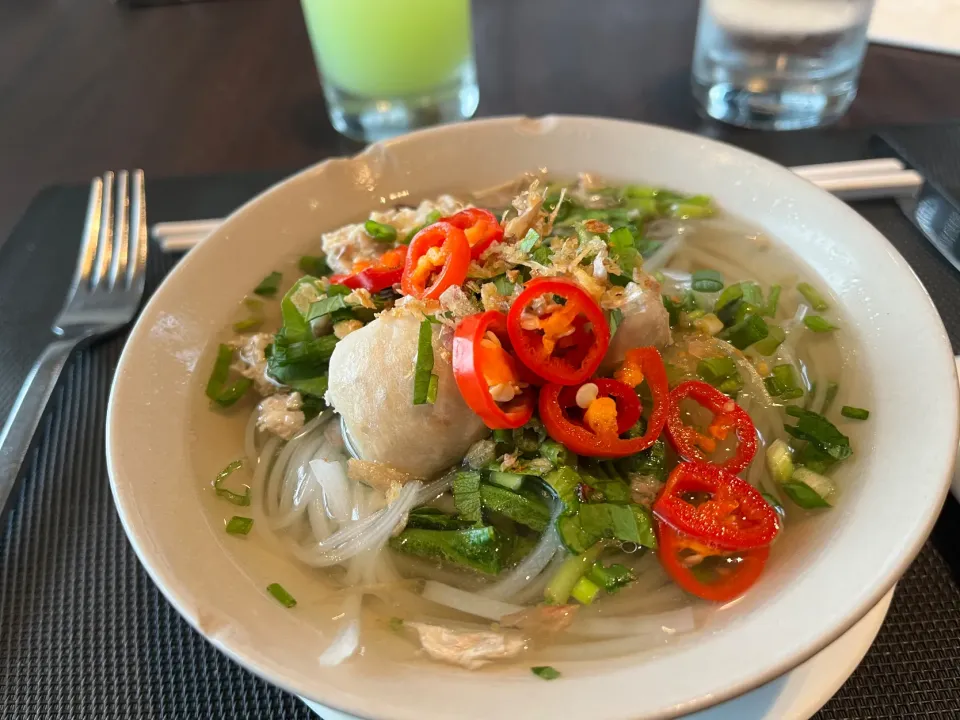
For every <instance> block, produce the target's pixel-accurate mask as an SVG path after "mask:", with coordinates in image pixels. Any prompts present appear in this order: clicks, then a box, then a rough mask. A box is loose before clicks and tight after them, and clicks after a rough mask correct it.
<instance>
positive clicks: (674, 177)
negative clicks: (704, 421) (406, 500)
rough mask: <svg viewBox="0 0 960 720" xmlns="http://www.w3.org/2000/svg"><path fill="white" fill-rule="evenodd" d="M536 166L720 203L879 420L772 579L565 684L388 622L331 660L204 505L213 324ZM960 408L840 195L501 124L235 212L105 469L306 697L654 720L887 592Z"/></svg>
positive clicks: (149, 528)
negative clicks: (276, 276)
mask: <svg viewBox="0 0 960 720" xmlns="http://www.w3.org/2000/svg"><path fill="white" fill-rule="evenodd" d="M538 168H546V169H547V170H548V171H550V172H551V173H553V174H554V175H556V176H559V177H563V176H566V177H570V176H573V175H575V174H576V173H577V172H580V171H583V170H589V171H592V172H597V173H599V174H600V175H602V176H605V177H607V178H609V179H610V180H612V181H636V182H647V183H651V184H655V185H663V186H666V187H672V188H675V189H677V190H679V191H681V192H689V193H707V194H710V195H712V196H714V197H715V198H716V200H717V202H718V203H719V204H720V206H721V207H724V208H726V209H727V210H728V211H730V212H731V213H733V214H735V215H737V216H740V217H742V218H745V219H748V220H749V221H750V222H751V223H753V224H754V225H755V226H758V227H759V228H761V229H762V230H764V231H765V232H766V233H767V234H768V235H770V236H771V237H773V238H775V239H776V241H777V242H780V243H783V244H784V245H785V246H786V247H788V248H789V249H790V250H792V251H793V252H794V253H795V254H796V255H798V256H800V257H801V258H802V259H803V261H804V262H805V264H806V265H807V266H808V269H809V270H810V271H811V272H813V273H815V274H816V275H818V276H819V278H820V280H819V282H820V283H821V284H823V285H825V286H829V288H830V289H831V291H832V292H833V294H834V295H835V296H836V297H837V298H839V301H840V302H841V304H842V305H843V317H844V318H845V321H846V326H845V327H844V328H843V330H842V332H844V333H847V334H850V335H855V336H856V345H857V348H858V354H857V362H856V368H855V370H854V371H853V372H850V373H848V375H849V378H847V379H845V380H844V385H845V387H844V389H843V390H842V391H841V392H842V393H849V395H848V396H847V397H849V399H850V401H851V402H853V401H855V400H861V399H865V398H869V408H870V410H871V417H870V420H869V421H867V422H861V423H856V422H855V421H850V422H843V423H842V428H843V430H844V431H845V432H847V433H848V434H850V435H851V437H852V442H853V445H854V447H855V448H856V453H855V455H854V457H853V458H851V459H850V460H849V461H846V462H845V463H843V464H842V465H841V466H840V467H839V469H838V471H837V473H836V479H837V481H838V483H839V484H840V486H841V487H842V489H843V490H842V494H843V497H842V501H841V502H840V503H839V505H838V506H837V507H836V508H835V509H833V510H831V511H829V512H824V513H821V514H819V515H817V516H816V517H813V518H811V519H809V520H807V521H804V522H803V523H800V524H797V525H795V526H794V527H792V528H790V529H788V531H787V532H786V533H784V535H783V537H781V538H780V539H779V540H778V542H777V544H776V547H775V548H774V551H773V553H772V555H771V559H770V562H769V564H768V567H767V569H766V571H765V573H764V575H763V576H762V577H761V579H760V581H759V582H758V583H757V585H756V586H755V587H754V588H752V589H751V591H750V592H749V593H747V595H746V596H744V597H743V598H742V599H740V600H739V601H737V602H736V603H733V604H732V605H731V606H729V607H727V608H725V609H724V611H723V614H722V617H721V618H719V621H718V622H715V623H713V624H712V625H711V626H710V627H708V628H707V629H705V630H702V631H699V632H697V633H694V634H692V635H690V636H686V637H684V638H681V639H680V640H679V641H678V642H675V643H673V644H671V645H669V646H667V647H663V648H658V649H656V650H654V651H652V652H650V653H647V654H644V655H642V656H632V657H627V658H617V659H609V660H603V661H591V662H579V663H574V664H571V666H570V667H561V668H560V669H561V670H562V671H563V672H564V678H563V682H562V683H545V682H542V681H540V680H539V679H538V678H536V677H533V676H532V675H531V674H530V672H529V671H528V670H527V669H526V668H525V667H516V666H513V667H498V668H492V669H490V670H484V671H480V672H475V673H470V672H467V671H464V670H460V669H457V668H454V667H448V666H444V665H439V664H435V663H430V662H429V661H427V660H424V659H421V658H416V657H413V656H412V655H402V656H401V655H397V653H396V652H395V651H396V649H397V647H396V646H397V644H398V643H400V642H401V641H400V640H399V639H398V638H397V637H396V636H395V635H393V636H391V634H390V632H389V630H388V629H387V628H386V627H385V623H380V624H379V625H377V624H369V623H368V624H367V625H365V635H364V638H363V641H364V645H365V651H364V653H363V655H362V657H360V658H357V659H355V660H352V661H351V662H347V663H344V664H343V665H341V666H338V667H334V668H322V667H320V666H319V664H318V662H317V658H318V655H319V653H320V652H321V650H322V648H323V647H325V645H326V644H327V643H328V642H329V641H330V628H331V626H330V617H329V615H330V613H329V612H328V613H327V614H326V617H324V616H322V614H320V613H318V612H317V611H316V607H317V604H316V603H315V602H312V601H311V599H312V598H315V597H316V596H317V593H318V590H317V588H318V587H319V582H318V579H317V575H316V574H315V573H313V572H308V571H307V570H306V569H305V568H303V567H302V566H300V565H298V564H297V563H296V562H295V561H294V560H293V559H292V558H290V557H288V556H286V555H285V554H282V553H271V552H267V551H266V549H264V548H263V547H260V546H259V544H258V543H259V538H258V534H257V528H256V527H255V528H254V532H253V533H252V534H251V536H250V537H248V538H246V539H245V540H242V541H241V540H238V539H237V538H233V537H230V536H228V535H226V534H225V533H224V532H223V525H222V519H223V517H225V516H227V517H229V515H230V514H232V513H231V512H230V511H231V510H235V508H233V507H229V508H226V507H220V506H217V507H216V508H215V509H212V506H211V505H210V502H209V501H208V500H207V498H208V497H209V496H210V494H211V491H210V489H209V484H210V480H211V477H212V472H213V468H215V467H216V466H217V464H218V463H219V464H220V466H221V467H222V465H224V464H226V462H227V461H228V460H230V459H232V457H231V454H230V453H231V452H232V453H233V456H234V457H235V455H236V454H238V452H239V448H240V446H241V443H240V442H239V437H237V431H236V430H235V427H236V422H235V421H231V420H230V419H229V418H226V417H223V416H222V415H220V414H218V413H214V412H208V411H206V410H205V401H204V398H203V387H204V384H205V382H206V378H207V375H208V373H209V370H210V367H211V366H212V361H213V356H214V353H215V349H216V342H217V341H218V339H219V336H220V335H219V334H220V333H221V332H222V330H223V328H225V327H226V326H228V324H229V323H230V321H231V319H232V318H233V317H234V314H235V312H236V309H237V303H238V301H239V299H240V298H241V297H243V295H244V294H245V293H247V292H249V290H250V288H252V287H254V286H256V284H257V283H258V282H259V281H260V280H261V279H262V278H263V276H264V275H265V274H266V273H267V272H268V271H270V270H273V269H274V268H276V267H278V266H280V265H281V264H282V263H283V261H284V260H286V259H288V258H291V257H296V256H297V255H300V254H302V253H304V252H316V248H317V245H318V239H319V235H320V233H321V232H322V231H324V230H327V229H330V228H335V227H338V226H340V225H342V224H344V223H346V222H348V221H356V220H358V219H360V218H363V217H365V216H366V215H367V214H368V213H369V212H370V210H371V209H374V208H376V207H382V206H387V205H392V204H393V203H395V202H397V200H398V199H400V198H403V199H405V200H407V201H409V200H415V199H418V198H422V197H428V196H432V195H435V194H437V193H439V192H442V191H458V190H471V189H473V190H477V189H482V188H489V187H492V186H495V185H497V184H500V183H503V182H507V181H509V180H512V179H515V178H516V177H517V176H519V175H520V174H521V173H522V172H524V171H530V170H535V169H538ZM957 396H958V391H957V383H956V375H955V370H954V364H953V354H952V352H951V350H950V346H949V342H948V340H947V336H946V333H945V331H944V329H943V325H942V323H941V321H940V318H939V316H938V315H937V313H936V311H935V310H934V307H933V304H932V303H931V302H930V299H929V298H928V296H927V295H926V293H925V292H924V290H923V288H922V287H921V285H920V283H919V282H918V281H917V279H916V277H915V276H914V275H913V273H912V272H911V271H910V268H909V266H908V265H907V264H906V262H905V261H904V260H903V258H902V257H900V255H899V254H897V252H896V251H895V250H894V249H893V248H892V247H891V246H890V244H889V243H888V242H887V241H886V240H885V239H884V238H883V236H882V235H880V234H879V233H878V232H877V231H876V230H875V229H874V228H873V227H872V226H871V225H870V224H869V223H867V222H866V221H865V220H863V219H862V218H861V217H860V216H859V215H858V214H857V213H855V212H854V211H853V210H851V209H850V208H848V207H847V206H846V205H844V204H843V203H842V202H840V201H838V200H836V199H835V198H833V197H831V196H830V195H828V194H827V193H824V192H822V191H821V190H819V189H817V188H816V187H814V186H813V185H811V184H809V183H807V182H806V181H804V180H802V179H800V178H798V177H796V176H795V175H793V174H792V173H790V172H788V171H787V170H785V169H784V168H782V167H780V166H778V165H776V164H774V163H771V162H769V161H767V160H764V159H762V158H760V157H757V156H755V155H751V154H750V153H747V152H744V151H742V150H739V149H736V148H733V147H730V146H727V145H724V144H722V143H718V142H715V141H712V140H708V139H705V138H702V137H697V136H694V135H688V134H685V133H680V132H676V131H673V130H668V129H665V128H660V127H655V126H650V125H642V124H637V123H629V122H622V121H615V120H603V119H596V118H577V117H546V118H541V119H524V118H502V119H492V120H484V121H479V122H471V123H466V124H461V125H451V126H444V127H439V128H434V129H431V130H428V131H424V132H418V133H413V134H411V135H408V136H405V137H402V138H398V139H396V140H393V141H389V142H387V143H384V144H382V145H375V146H372V147H371V148H368V149H367V150H366V151H365V152H364V153H362V154H361V155H358V156H357V157H355V158H351V159H337V160H331V161H327V162H325V163H321V164H319V165H317V166H315V167H312V168H309V169H307V170H305V171H304V172H302V173H300V174H298V175H296V176H294V177H292V178H290V179H289V180H287V181H285V182H283V183H281V184H279V185H278V186H276V187H274V188H272V189H270V190H268V191H267V192H265V193H264V194H263V195H261V196H259V197H258V198H256V199H254V200H253V201H251V202H250V203H248V204H247V205H245V206H244V207H243V208H241V209H240V210H238V211H237V212H236V213H234V214H233V215H232V216H231V217H230V218H229V219H227V221H226V222H224V223H223V225H222V226H221V227H220V228H219V229H218V230H217V231H216V232H214V233H213V234H212V235H211V236H210V237H209V238H208V239H207V240H206V241H204V242H203V243H202V244H201V245H199V246H198V247H197V248H195V249H194V250H192V251H191V252H190V254H189V255H188V256H187V257H186V258H185V259H184V260H183V261H181V262H180V264H179V265H178V266H177V267H176V268H175V269H174V271H173V272H172V273H171V274H170V275H169V276H168V277H167V279H166V280H165V281H164V283H163V285H162V287H161V288H160V289H159V290H158V291H157V293H156V294H155V295H154V296H153V298H152V299H151V301H150V302H149V304H148V305H147V307H146V308H145V309H144V311H143V313H142V314H141V316H140V319H139V321H138V322H137V325H136V327H135V328H134V329H133V332H132V333H131V336H130V339H129V341H128V343H127V345H126V348H125V349H124V353H123V357H122V358H121V361H120V365H119V368H118V370H117V375H116V379H115V381H114V386H113V391H112V393H111V399H110V407H109V412H108V418H107V459H108V467H109V471H110V478H111V483H112V488H113V493H114V498H115V500H116V504H117V508H118V511H119V514H120V518H121V521H122V522H123V526H124V528H125V530H126V532H127V535H128V537H129V538H130V541H131V543H132V545H133V547H134V549H135V550H136V552H137V554H138V556H139V557H140V560H141V561H142V562H143V564H144V566H145V567H146V569H147V571H148V572H149V573H150V575H151V577H152V578H153V580H154V581H155V582H156V583H157V585H158V586H159V587H160V589H161V591H162V592H163V593H164V594H165V595H166V597H167V598H168V599H169V600H170V602H171V603H172V604H173V605H174V606H175V607H176V608H177V610H178V611H179V612H180V613H181V614H182V615H183V616H184V618H186V619H187V621H188V622H190V623H191V624H192V625H193V626H194V627H196V628H197V629H198V630H199V631H200V632H201V633H203V634H204V635H205V636H206V637H207V639H209V640H210V642H212V643H213V644H214V645H215V646H216V647H218V648H219V649H221V650H222V651H223V652H225V653H226V654H227V655H229V656H230V657H231V658H233V659H234V660H236V661H237V662H239V663H240V664H241V665H243V666H244V667H246V668H248V669H249V670H251V671H253V672H255V673H257V674H258V675H260V676H262V677H264V678H265V679H267V680H268V681H270V682H272V683H275V684H276V685H279V686H281V687H283V688H285V689H287V690H289V691H291V692H293V693H295V694H297V695H299V696H302V697H307V698H310V699H312V700H316V701H318V702H321V703H322V704H324V705H326V706H329V707H333V708H337V709H339V710H342V711H344V712H348V713H351V714H354V715H358V716H360V717H366V718H375V719H376V720H381V719H387V718H389V719H390V720H448V719H449V720H452V719H454V718H456V719H457V720H486V719H487V718H489V717H498V716H502V717H511V718H514V717H516V718H530V719H531V720H541V719H543V720H546V719H547V718H549V719H550V720H554V719H555V718H557V717H589V718H591V720H624V719H626V718H640V717H643V718H652V717H665V716H670V715H677V714H681V713H684V712H692V711H694V710H698V709H702V708H704V707H707V706H709V705H713V704H717V703H719V702H721V701H723V700H726V699H728V698H731V697H734V696H736V695H739V694H742V693H744V692H747V691H748V690H751V689H753V688H756V687H759V686H760V685H762V684H764V683H766V682H768V681H770V680H771V679H774V678H776V677H778V676H780V675H782V674H783V673H785V672H787V671H788V670H790V669H791V668H793V667H795V666H797V665H799V664H800V663H802V662H803V661H805V660H806V659H808V658H809V657H811V656H813V655H814V654H815V653H816V652H817V651H819V650H820V649H822V648H823V647H825V646H827V645H828V644H829V643H831V642H832V641H833V640H835V639H836V638H838V637H839V636H840V635H841V634H842V633H843V632H845V631H846V630H847V629H848V628H850V627H851V626H852V625H853V624H854V623H855V622H856V621H857V620H858V619H860V618H861V617H863V616H864V615H865V614H866V613H867V612H868V611H869V609H870V608H872V607H873V606H874V605H876V604H877V602H879V600H880V598H881V597H882V596H883V595H884V594H885V593H886V592H887V591H888V590H889V589H890V588H891V587H892V586H893V584H894V582H895V581H896V580H897V578H898V577H899V576H900V575H901V574H902V573H903V571H904V570H905V569H906V567H907V566H908V564H909V563H910V561H911V560H912V559H913V558H914V556H915V555H916V553H917V552H918V551H919V549H920V546H921V545H922V543H923V540H924V538H926V536H927V534H928V533H929V531H930V529H931V527H932V524H933V521H934V519H935V518H936V515H937V512H938V510H939V508H940V506H941V503H942V502H943V498H944V495H945V494H946V492H947V488H948V486H949V484H950V476H951V470H952V467H953V460H954V455H955V453H956V450H957V427H958V425H957V418H958V403H957ZM841 399H845V398H841ZM231 443H232V444H231ZM231 448H232V450H231ZM905 448H907V449H912V450H913V451H909V452H908V451H905ZM918 448H922V452H916V450H917V449H918ZM271 582H280V583H281V584H283V585H284V586H285V587H286V588H287V589H288V590H290V591H291V592H292V593H293V595H294V596H295V597H297V598H298V600H300V604H299V605H298V606H297V607H296V608H294V609H292V610H287V609H285V608H283V607H281V606H280V605H279V604H278V603H277V602H276V601H275V600H274V599H273V598H271V597H270V596H269V595H268V594H267V593H266V592H264V588H265V586H266V585H267V584H269V583H271ZM388 650H389V652H388Z"/></svg>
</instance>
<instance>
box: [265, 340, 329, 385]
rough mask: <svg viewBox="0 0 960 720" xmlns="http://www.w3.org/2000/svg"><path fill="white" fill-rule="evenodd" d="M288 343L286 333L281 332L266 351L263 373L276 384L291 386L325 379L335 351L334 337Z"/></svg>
mask: <svg viewBox="0 0 960 720" xmlns="http://www.w3.org/2000/svg"><path fill="white" fill-rule="evenodd" d="M311 338H312V339H310V340H303V341H300V342H290V341H289V340H288V338H287V335H286V331H285V330H281V331H280V332H278V333H277V334H276V335H275V336H274V339H273V344H272V345H269V346H268V347H267V353H266V355H267V373H268V374H269V375H270V377H272V378H273V379H274V380H276V381H277V382H279V383H283V384H284V385H292V384H293V383H294V382H297V381H302V380H312V379H314V378H319V377H321V376H326V374H327V368H328V365H329V362H330V356H331V355H333V349H334V348H335V347H336V345H337V342H339V341H338V340H337V337H336V335H324V336H322V337H318V338H313V337H312V336H311Z"/></svg>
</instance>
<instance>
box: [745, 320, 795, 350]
mask: <svg viewBox="0 0 960 720" xmlns="http://www.w3.org/2000/svg"><path fill="white" fill-rule="evenodd" d="M767 330H768V334H767V336H766V337H765V338H764V339H763V340H760V341H758V342H756V343H754V345H753V349H754V350H756V351H757V352H758V353H760V354H761V355H763V356H765V357H769V356H770V355H773V354H774V353H775V352H776V351H777V348H778V347H780V345H781V344H782V343H783V341H784V340H786V339H787V333H785V332H784V330H783V328H782V327H780V326H779V325H772V324H769V323H768V324H767Z"/></svg>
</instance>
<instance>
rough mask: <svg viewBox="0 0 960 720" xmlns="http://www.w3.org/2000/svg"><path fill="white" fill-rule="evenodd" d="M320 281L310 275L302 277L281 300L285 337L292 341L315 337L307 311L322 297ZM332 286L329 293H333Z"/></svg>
mask: <svg viewBox="0 0 960 720" xmlns="http://www.w3.org/2000/svg"><path fill="white" fill-rule="evenodd" d="M318 282H319V281H318V280H317V279H316V278H315V277H311V276H309V275H307V276H305V277H302V278H300V279H299V280H297V282H295V283H294V284H293V287H292V288H290V289H289V290H288V291H287V294H286V295H284V296H283V300H281V301H280V315H281V317H282V318H283V332H284V337H285V338H286V339H287V340H288V341H290V342H300V341H302V340H309V339H310V338H312V337H313V331H312V330H311V329H310V323H309V322H308V321H307V313H308V312H309V311H310V306H311V305H313V303H315V302H316V301H317V300H319V299H320V295H321V294H322V291H321V290H320V287H319V286H318V285H317V283H318ZM332 287H333V286H331V288H328V289H327V295H331V294H333V293H332V292H331V290H332Z"/></svg>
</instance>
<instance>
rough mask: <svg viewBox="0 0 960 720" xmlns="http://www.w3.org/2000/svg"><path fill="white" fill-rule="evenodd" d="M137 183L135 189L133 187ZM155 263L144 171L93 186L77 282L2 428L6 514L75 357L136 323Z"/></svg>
mask: <svg viewBox="0 0 960 720" xmlns="http://www.w3.org/2000/svg"><path fill="white" fill-rule="evenodd" d="M131 178H132V187H131ZM146 265H147V207H146V198H145V195H144V188H143V171H142V170H134V171H133V172H132V173H128V172H127V171H126V170H121V171H120V172H118V173H117V174H116V178H114V174H113V173H112V172H106V173H104V175H103V178H102V179H101V178H94V179H93V182H91V183H90V203H89V205H88V206H87V219H86V222H85V223H84V227H83V241H82V243H81V245H80V257H79V258H77V269H76V271H75V272H74V275H73V282H72V283H71V285H70V290H69V291H68V292H67V298H66V301H65V302H64V304H63V309H62V310H61V311H60V315H59V316H58V317H57V319H56V321H55V322H54V324H53V328H52V332H53V334H54V335H55V336H56V337H55V338H53V339H51V341H50V344H49V345H47V347H46V349H44V351H43V354H42V355H40V359H39V360H37V362H36V363H35V364H34V366H33V368H32V369H31V370H30V373H29V374H28V375H27V379H26V380H24V382H23V387H21V388H20V393H19V395H17V399H16V400H15V401H14V403H13V409H12V410H11V411H10V416H9V417H8V418H7V422H6V424H4V426H3V430H2V431H0V511H2V510H3V509H4V507H5V506H6V504H7V500H8V498H9V497H10V493H11V491H12V490H13V487H14V484H15V482H16V479H17V475H18V474H19V472H20V468H21V467H22V465H23V463H24V460H25V459H26V457H27V452H28V451H29V449H30V443H31V441H32V440H33V436H34V435H35V434H36V432H37V427H38V426H39V424H40V418H41V417H42V415H43V411H44V409H45V408H46V406H47V402H48V401H49V400H50V396H51V395H52V394H53V389H54V387H56V384H57V379H58V378H59V377H60V373H61V371H62V370H63V368H64V366H65V365H66V364H67V360H68V359H69V358H70V354H71V353H72V352H73V350H74V349H75V348H76V347H78V346H79V345H81V344H84V343H87V342H89V341H91V340H93V339H94V338H97V337H99V336H102V335H105V334H107V333H110V332H113V331H115V330H119V329H120V328H122V327H123V326H124V325H126V324H127V323H129V322H130V321H131V320H133V317H134V315H136V312H137V308H138V307H139V306H140V299H141V298H142V297H143V283H144V270H145V269H146Z"/></svg>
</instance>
